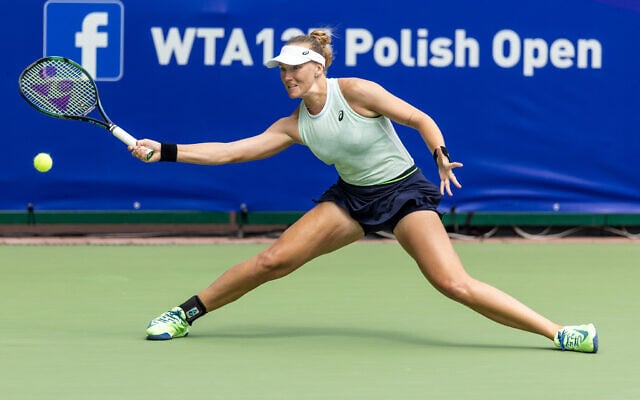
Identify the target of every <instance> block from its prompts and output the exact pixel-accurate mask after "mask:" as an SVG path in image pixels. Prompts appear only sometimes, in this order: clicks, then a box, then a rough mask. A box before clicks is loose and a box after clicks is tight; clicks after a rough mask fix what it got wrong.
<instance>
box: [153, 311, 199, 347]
mask: <svg viewBox="0 0 640 400" xmlns="http://www.w3.org/2000/svg"><path fill="white" fill-rule="evenodd" d="M188 334H189V323H188V322H187V316H186V314H185V313H184V310H182V308H180V307H174V308H172V309H171V310H169V311H167V312H165V313H162V315H160V316H159V317H158V318H156V319H154V320H152V321H151V322H149V325H148V326H147V339H149V340H169V339H173V338H179V337H183V336H187V335H188Z"/></svg>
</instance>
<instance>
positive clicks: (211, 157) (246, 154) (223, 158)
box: [129, 117, 295, 165]
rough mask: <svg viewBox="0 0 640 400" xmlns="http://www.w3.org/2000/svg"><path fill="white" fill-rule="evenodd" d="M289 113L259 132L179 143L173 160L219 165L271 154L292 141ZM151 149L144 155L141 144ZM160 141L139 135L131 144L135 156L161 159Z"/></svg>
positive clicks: (152, 160)
mask: <svg viewBox="0 0 640 400" xmlns="http://www.w3.org/2000/svg"><path fill="white" fill-rule="evenodd" d="M292 120H293V118H292V117H287V118H282V119H280V120H278V121H276V122H275V123H274V124H273V125H271V126H270V127H269V128H268V129H267V130H266V131H264V132H262V133H261V134H259V135H256V136H252V137H248V138H245V139H240V140H236V141H233V142H227V143H223V142H203V143H194V144H178V145H177V155H176V161H179V162H184V163H190V164H203V165H220V164H230V163H239V162H245V161H252V160H260V159H263V158H267V157H271V156H273V155H274V154H277V153H279V152H281V151H283V150H284V149H286V148H287V147H289V146H291V145H292V144H293V143H295V141H294V139H293V134H292V131H291V127H292V124H293V123H294V121H292ZM145 147H146V148H150V149H152V150H154V155H153V157H151V159H149V160H146V159H145V155H144V154H145V151H144V148H145ZM161 148H162V146H161V144H160V142H158V141H155V140H151V139H142V140H139V141H138V142H137V146H136V147H135V148H133V147H130V148H129V150H131V151H132V154H133V156H134V157H137V158H138V159H140V160H142V161H146V162H156V161H160V159H161V157H162V154H161Z"/></svg>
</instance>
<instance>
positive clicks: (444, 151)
mask: <svg viewBox="0 0 640 400" xmlns="http://www.w3.org/2000/svg"><path fill="white" fill-rule="evenodd" d="M440 150H441V151H442V155H443V156H445V157H447V160H449V162H451V157H449V152H448V151H447V148H446V147H444V146H440ZM433 161H435V162H436V165H438V148H437V147H436V149H435V150H433Z"/></svg>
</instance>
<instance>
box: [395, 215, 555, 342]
mask: <svg viewBox="0 0 640 400" xmlns="http://www.w3.org/2000/svg"><path fill="white" fill-rule="evenodd" d="M394 233H395V235H396V238H397V239H398V241H399V242H400V244H401V245H402V247H403V248H404V249H405V250H406V251H407V252H408V253H409V254H410V255H411V257H413V258H414V259H415V260H416V262H417V263H418V266H419V267H420V270H421V271H422V273H423V274H424V276H425V277H426V278H427V280H428V281H429V282H430V283H431V284H432V285H433V286H434V287H435V288H436V289H438V290H439V291H440V292H442V293H443V294H444V295H446V296H447V297H450V298H451V299H453V300H456V301H458V302H460V303H462V304H464V305H466V306H468V307H470V308H472V309H473V310H475V311H477V312H479V313H480V314H482V315H484V316H486V317H488V318H490V319H492V320H494V321H496V322H499V323H501V324H504V325H507V326H510V327H513V328H517V329H522V330H525V331H528V332H533V333H537V334H540V335H543V336H545V337H547V338H549V339H553V338H554V335H555V333H556V332H557V331H558V329H560V328H561V326H560V325H557V324H555V323H553V322H551V321H549V320H548V319H546V318H544V317H543V316H541V315H539V314H538V313H536V312H535V311H533V310H531V309H530V308H529V307H527V306H525V305H524V304H522V303H520V302H519V301H518V300H516V299H514V298H513V297H511V296H509V295H508V294H506V293H504V292H502V291H500V290H498V289H496V288H494V287H492V286H489V285H487V284H486V283H483V282H480V281H478V280H475V279H473V278H472V277H470V276H469V275H468V274H467V272H466V271H465V270H464V267H463V266H462V263H461V262H460V259H459V258H458V255H457V254H456V252H455V250H454V248H453V245H452V244H451V241H450V240H449V237H448V235H447V232H446V230H445V229H444V226H443V225H442V222H441V221H440V218H439V217H438V215H437V214H436V213H435V212H433V211H417V212H413V213H411V214H409V215H407V216H406V217H404V218H403V219H402V220H400V222H399V223H398V225H397V226H396V228H395V231H394Z"/></svg>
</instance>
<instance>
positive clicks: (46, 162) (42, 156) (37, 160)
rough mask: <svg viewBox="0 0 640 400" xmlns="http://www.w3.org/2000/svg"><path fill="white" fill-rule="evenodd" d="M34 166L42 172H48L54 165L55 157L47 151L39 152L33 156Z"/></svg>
mask: <svg viewBox="0 0 640 400" xmlns="http://www.w3.org/2000/svg"><path fill="white" fill-rule="evenodd" d="M33 166H34V168H35V169H37V170H38V171H40V172H47V171H49V170H50V169H51V167H53V159H52V158H51V156H50V155H49V154H47V153H39V154H38V155H37V156H35V157H34V158H33Z"/></svg>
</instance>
